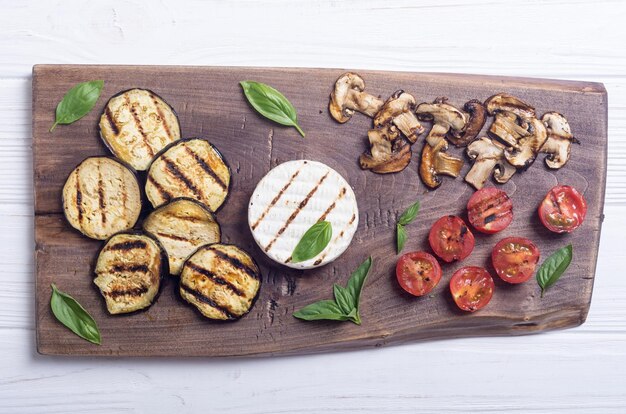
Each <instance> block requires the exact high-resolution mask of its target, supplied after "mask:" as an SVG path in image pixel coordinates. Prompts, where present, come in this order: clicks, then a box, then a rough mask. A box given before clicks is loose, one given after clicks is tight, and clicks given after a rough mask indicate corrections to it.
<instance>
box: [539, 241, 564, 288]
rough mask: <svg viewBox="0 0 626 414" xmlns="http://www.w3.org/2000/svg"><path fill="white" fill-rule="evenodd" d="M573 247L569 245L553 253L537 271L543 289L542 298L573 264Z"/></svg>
mask: <svg viewBox="0 0 626 414" xmlns="http://www.w3.org/2000/svg"><path fill="white" fill-rule="evenodd" d="M572 254H573V251H572V245H571V244H568V245H567V246H565V247H562V248H560V249H559V250H557V251H556V252H554V253H552V255H551V256H550V257H548V258H547V259H546V260H545V261H544V262H543V264H542V265H541V267H540V268H539V270H538V271H537V283H538V284H539V287H541V297H543V294H544V293H545V291H546V290H548V288H549V287H550V286H552V285H554V284H555V283H556V281H557V280H559V278H560V277H561V275H562V274H563V272H565V270H566V269H567V267H568V266H569V265H570V263H571V262H572Z"/></svg>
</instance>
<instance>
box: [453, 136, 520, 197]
mask: <svg viewBox="0 0 626 414" xmlns="http://www.w3.org/2000/svg"><path fill="white" fill-rule="evenodd" d="M467 155H468V156H469V157H470V158H471V159H473V160H474V164H473V165H472V168H471V169H470V170H469V172H468V173H467V175H466V176H465V181H467V182H468V183H470V184H471V185H472V186H473V187H474V188H475V189H477V190H480V189H481V188H483V186H484V185H485V183H486V182H487V179H488V178H489V176H490V175H491V172H492V171H493V172H494V173H493V176H494V179H495V180H496V181H497V182H499V183H501V184H504V183H506V182H507V181H508V180H509V179H510V178H511V176H513V174H515V172H516V171H517V169H516V168H515V167H514V166H512V165H511V164H509V163H508V162H507V161H506V159H505V158H504V145H502V144H501V143H499V142H498V141H495V140H492V139H489V138H487V137H482V138H480V139H477V140H475V141H473V142H472V143H471V144H469V145H468V147H467Z"/></svg>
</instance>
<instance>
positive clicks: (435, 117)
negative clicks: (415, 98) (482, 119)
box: [415, 98, 467, 132]
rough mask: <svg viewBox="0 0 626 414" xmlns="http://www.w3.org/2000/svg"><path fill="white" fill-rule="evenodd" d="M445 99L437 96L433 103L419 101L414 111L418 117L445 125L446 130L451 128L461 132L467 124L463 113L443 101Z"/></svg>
mask: <svg viewBox="0 0 626 414" xmlns="http://www.w3.org/2000/svg"><path fill="white" fill-rule="evenodd" d="M443 102H445V99H443V98H438V99H436V100H435V103H426V102H424V103H421V104H419V105H418V107H417V109H416V110H415V113H417V116H418V118H419V119H423V120H429V121H431V120H432V122H433V124H437V125H442V126H446V127H447V128H448V130H450V129H452V130H454V131H457V132H461V131H462V130H463V129H464V128H465V125H466V124H467V118H466V116H465V114H464V113H463V112H461V111H459V110H458V109H457V108H455V107H454V106H452V105H450V104H447V103H443Z"/></svg>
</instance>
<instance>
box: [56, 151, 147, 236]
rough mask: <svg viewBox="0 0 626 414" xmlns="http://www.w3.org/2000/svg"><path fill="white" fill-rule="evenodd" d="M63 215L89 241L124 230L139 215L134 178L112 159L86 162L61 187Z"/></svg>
mask: <svg viewBox="0 0 626 414" xmlns="http://www.w3.org/2000/svg"><path fill="white" fill-rule="evenodd" d="M63 212H64V213H65V218H66V219H67V221H68V222H69V223H70V225H72V227H74V228H75V229H77V230H79V231H80V232H81V233H83V234H84V235H85V236H87V237H91V238H92V239H98V240H105V239H107V238H108V237H110V236H111V235H113V234H115V233H117V232H119V231H122V230H128V229H130V228H132V227H133V226H134V225H135V223H136V222H137V219H138V218H139V213H140V212H141V193H140V190H139V184H138V182H137V177H136V176H135V174H134V173H133V172H132V171H131V170H130V169H128V168H127V167H126V166H124V165H122V164H121V163H120V162H118V161H116V160H114V159H112V158H109V157H91V158H87V159H86V160H84V161H83V162H81V163H80V164H79V165H78V166H77V167H76V168H74V170H73V171H72V172H71V173H70V175H69V177H68V179H67V181H66V182H65V185H64V186H63Z"/></svg>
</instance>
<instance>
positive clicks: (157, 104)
mask: <svg viewBox="0 0 626 414" xmlns="http://www.w3.org/2000/svg"><path fill="white" fill-rule="evenodd" d="M149 95H150V98H151V99H152V102H153V103H154V107H155V108H156V111H157V113H158V114H159V118H161V123H162V125H163V129H164V130H165V134H166V135H167V140H168V142H171V141H172V133H171V132H170V127H169V125H167V120H166V119H165V116H163V111H161V105H160V104H159V101H157V99H156V98H155V96H154V95H152V94H151V93H150V94H149Z"/></svg>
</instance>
